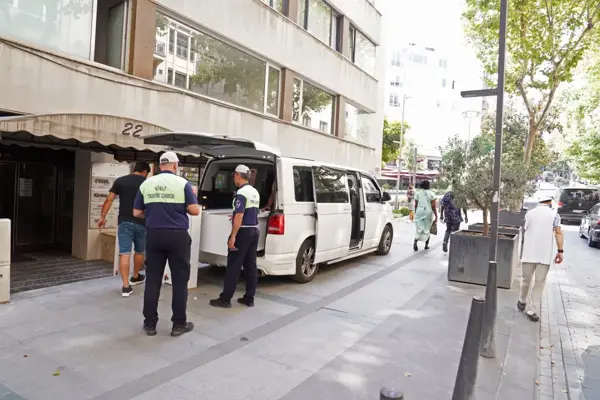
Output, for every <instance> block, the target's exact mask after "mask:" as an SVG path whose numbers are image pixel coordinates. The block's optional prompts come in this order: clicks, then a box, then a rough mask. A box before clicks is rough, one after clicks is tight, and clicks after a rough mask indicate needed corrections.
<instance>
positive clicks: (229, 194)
mask: <svg viewBox="0 0 600 400" xmlns="http://www.w3.org/2000/svg"><path fill="white" fill-rule="evenodd" d="M240 164H244V165H246V166H247V167H248V168H250V171H251V172H252V175H251V177H250V182H249V183H250V185H252V186H254V188H255V189H256V190H258V193H259V194H260V207H261V208H262V207H264V206H265V205H266V204H267V202H268V200H269V196H270V195H271V191H272V189H273V183H274V182H275V166H274V165H273V164H272V163H268V162H261V161H254V160H236V161H231V160H216V161H212V162H210V163H209V164H208V166H207V169H206V171H205V172H204V178H203V180H202V187H201V188H200V192H199V193H198V199H199V200H200V204H201V205H202V206H204V208H205V209H226V208H231V207H232V202H233V196H234V194H235V192H236V191H237V187H236V186H235V183H234V181H233V173H234V171H235V168H236V167H237V166H238V165H240Z"/></svg>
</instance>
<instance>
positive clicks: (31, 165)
mask: <svg viewBox="0 0 600 400" xmlns="http://www.w3.org/2000/svg"><path fill="white" fill-rule="evenodd" d="M16 186H17V187H16V198H17V207H16V211H17V213H16V214H17V217H16V232H15V233H16V234H15V236H16V243H15V244H16V246H18V247H22V248H31V249H32V250H34V249H35V248H39V247H44V245H46V246H47V245H50V244H52V243H53V242H54V232H55V221H56V206H55V205H56V167H55V166H53V165H51V164H46V163H37V162H20V163H19V167H18V179H17V184H16Z"/></svg>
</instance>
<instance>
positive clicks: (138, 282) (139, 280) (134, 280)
mask: <svg viewBox="0 0 600 400" xmlns="http://www.w3.org/2000/svg"><path fill="white" fill-rule="evenodd" d="M144 282H146V277H145V276H144V274H138V276H137V278H136V277H134V276H132V277H131V278H129V284H130V285H131V286H136V285H141V284H142V283H144Z"/></svg>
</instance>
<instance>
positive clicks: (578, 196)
mask: <svg viewBox="0 0 600 400" xmlns="http://www.w3.org/2000/svg"><path fill="white" fill-rule="evenodd" d="M598 197H599V196H598V191H597V190H595V189H564V190H563V191H562V193H561V195H560V201H562V202H568V201H574V200H577V201H583V202H596V201H598Z"/></svg>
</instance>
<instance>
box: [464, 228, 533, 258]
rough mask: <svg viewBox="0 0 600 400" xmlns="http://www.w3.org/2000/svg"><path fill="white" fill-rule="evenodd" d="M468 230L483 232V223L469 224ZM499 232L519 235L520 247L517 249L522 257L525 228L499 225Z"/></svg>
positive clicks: (500, 233)
mask: <svg viewBox="0 0 600 400" xmlns="http://www.w3.org/2000/svg"><path fill="white" fill-rule="evenodd" d="M491 229H492V227H491V226H490V230H491ZM468 230H469V231H473V232H483V224H471V225H469V228H468ZM498 234H499V235H502V234H508V235H515V234H516V235H519V240H518V242H519V247H518V249H517V254H518V255H519V258H521V250H522V247H523V228H522V227H521V226H512V225H499V226H498Z"/></svg>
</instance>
